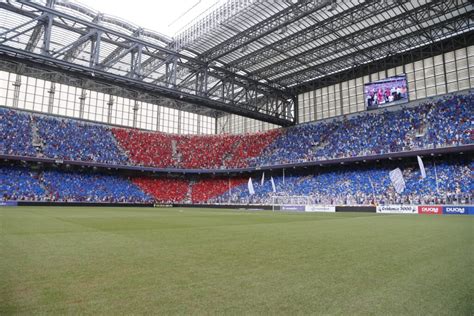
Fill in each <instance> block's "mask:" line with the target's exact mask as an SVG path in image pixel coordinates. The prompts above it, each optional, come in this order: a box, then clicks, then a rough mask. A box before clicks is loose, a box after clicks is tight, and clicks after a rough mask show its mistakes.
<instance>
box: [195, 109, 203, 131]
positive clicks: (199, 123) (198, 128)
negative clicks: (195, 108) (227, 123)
mask: <svg viewBox="0 0 474 316" xmlns="http://www.w3.org/2000/svg"><path fill="white" fill-rule="evenodd" d="M196 129H197V134H198V135H200V134H202V133H201V115H199V114H198V115H197V118H196Z"/></svg>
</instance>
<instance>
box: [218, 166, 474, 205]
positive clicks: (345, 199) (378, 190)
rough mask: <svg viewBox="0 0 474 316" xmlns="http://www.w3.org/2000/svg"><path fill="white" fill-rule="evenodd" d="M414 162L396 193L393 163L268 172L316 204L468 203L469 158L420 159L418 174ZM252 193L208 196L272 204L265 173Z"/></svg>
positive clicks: (289, 191) (285, 190)
mask: <svg viewBox="0 0 474 316" xmlns="http://www.w3.org/2000/svg"><path fill="white" fill-rule="evenodd" d="M412 159H413V160H414V163H411V164H406V163H404V164H403V165H402V166H400V168H401V170H402V171H403V175H404V179H405V183H406V188H405V190H404V192H403V193H401V194H398V193H396V192H395V190H394V188H393V186H392V184H391V181H390V178H389V172H390V171H391V170H393V169H394V168H396V167H397V165H396V164H392V165H385V166H380V167H373V166H372V167H363V166H351V167H335V168H334V167H327V168H325V169H323V170H322V171H319V172H317V173H311V172H306V173H299V174H294V175H288V176H286V177H285V180H284V181H283V176H282V174H281V172H279V174H278V175H277V174H275V175H274V176H273V178H274V182H275V186H276V191H277V193H276V194H280V195H292V196H310V197H311V198H312V199H313V200H314V203H317V204H333V205H336V204H338V205H341V204H352V205H353V204H366V205H368V204H373V203H374V202H375V203H378V204H391V203H392V204H393V203H395V204H396V203H404V204H407V203H413V204H423V203H451V202H458V203H466V204H467V203H472V202H473V201H474V200H473V194H474V184H473V181H472V170H473V167H474V163H473V160H472V159H465V160H463V159H454V160H453V159H450V160H445V161H442V162H438V163H435V162H433V161H432V160H430V159H425V162H424V164H425V170H426V178H424V179H422V178H421V173H420V169H419V167H418V165H417V164H416V158H412ZM253 185H254V189H255V195H253V196H251V195H250V194H249V190H248V185H247V184H245V185H240V186H238V187H235V188H232V189H231V190H230V191H227V192H226V193H225V194H223V195H221V196H219V197H217V198H215V199H213V200H212V201H214V202H225V203H227V202H229V201H231V202H237V203H248V202H252V203H271V201H272V198H271V196H272V195H275V193H273V189H272V185H271V182H270V181H269V175H268V174H267V176H266V181H265V182H264V184H263V186H262V185H260V178H254V179H253Z"/></svg>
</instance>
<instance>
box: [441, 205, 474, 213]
mask: <svg viewBox="0 0 474 316" xmlns="http://www.w3.org/2000/svg"><path fill="white" fill-rule="evenodd" d="M443 214H447V215H451V214H452V215H467V214H469V215H474V206H472V205H462V206H458V205H449V206H443Z"/></svg>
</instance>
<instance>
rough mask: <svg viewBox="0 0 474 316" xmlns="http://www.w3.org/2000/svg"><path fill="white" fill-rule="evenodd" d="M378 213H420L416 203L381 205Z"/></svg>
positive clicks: (378, 207)
mask: <svg viewBox="0 0 474 316" xmlns="http://www.w3.org/2000/svg"><path fill="white" fill-rule="evenodd" d="M377 213H385V214H418V209H417V207H416V205H379V206H377Z"/></svg>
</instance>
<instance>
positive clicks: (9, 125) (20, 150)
mask: <svg viewBox="0 0 474 316" xmlns="http://www.w3.org/2000/svg"><path fill="white" fill-rule="evenodd" d="M0 154H6V155H17V156H34V155H35V154H36V151H35V149H34V148H33V144H32V132H31V117H30V115H28V114H25V113H21V112H16V111H12V110H8V109H4V108H0Z"/></svg>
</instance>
